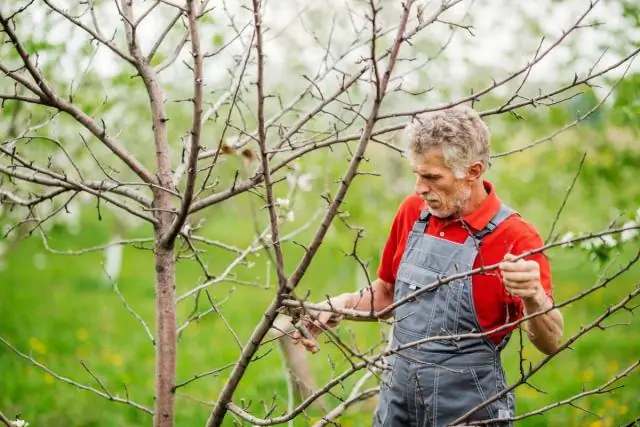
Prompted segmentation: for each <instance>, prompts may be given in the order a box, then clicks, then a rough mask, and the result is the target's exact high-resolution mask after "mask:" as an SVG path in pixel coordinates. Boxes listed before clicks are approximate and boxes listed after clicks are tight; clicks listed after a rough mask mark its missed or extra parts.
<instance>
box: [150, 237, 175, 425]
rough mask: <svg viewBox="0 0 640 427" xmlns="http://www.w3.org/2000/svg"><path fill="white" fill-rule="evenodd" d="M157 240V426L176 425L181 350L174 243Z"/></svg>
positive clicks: (154, 423)
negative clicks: (177, 320)
mask: <svg viewBox="0 0 640 427" xmlns="http://www.w3.org/2000/svg"><path fill="white" fill-rule="evenodd" d="M167 225H170V224H167ZM160 228H163V227H160ZM158 234H161V233H158ZM157 240H158V243H156V247H155V261H156V265H155V267H156V285H155V286H156V289H155V290H156V292H155V294H156V372H155V378H156V381H155V391H156V395H155V411H154V413H155V415H154V420H153V425H154V427H173V413H174V397H175V396H174V393H173V386H174V385H175V375H176V374H175V373H176V351H177V345H176V288H175V258H174V253H173V252H174V250H173V247H171V248H166V247H163V245H161V244H160V243H159V241H160V239H159V238H158V239H157Z"/></svg>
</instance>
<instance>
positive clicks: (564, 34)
mask: <svg viewBox="0 0 640 427" xmlns="http://www.w3.org/2000/svg"><path fill="white" fill-rule="evenodd" d="M599 2H600V0H592V1H591V2H589V6H588V7H587V9H586V10H585V12H584V13H582V14H581V15H580V16H579V17H578V19H577V20H576V21H575V22H574V23H573V25H572V26H571V27H570V28H569V29H568V30H566V31H563V32H562V35H560V37H558V38H557V39H556V40H555V41H554V42H553V43H551V45H549V47H548V48H547V49H545V50H544V51H543V52H542V53H540V54H537V55H536V56H535V58H534V59H533V60H532V61H530V62H528V63H527V64H526V65H525V66H523V67H522V68H520V69H519V70H518V71H516V72H514V73H511V74H510V75H508V76H507V77H505V78H503V79H501V80H498V81H494V82H493V83H492V84H491V85H490V86H488V87H486V88H485V89H482V90H480V91H479V92H475V93H474V94H472V95H469V96H467V97H464V98H461V99H459V100H457V101H455V102H450V103H448V104H446V105H441V106H437V107H433V108H422V109H419V110H414V111H407V112H402V113H390V114H386V115H381V116H380V120H383V119H388V118H393V117H403V116H414V115H416V114H420V113H426V112H429V111H438V110H442V109H445V108H450V107H453V106H456V105H458V104H462V103H464V102H468V101H474V100H477V99H478V98H480V96H482V95H484V94H486V93H489V92H491V91H492V90H494V89H496V88H497V87H500V86H502V85H504V84H506V83H508V82H510V81H511V80H513V79H515V78H516V77H518V76H520V75H521V74H523V73H526V72H527V71H528V70H529V69H530V68H531V67H533V66H534V65H536V64H537V63H539V62H540V61H542V60H543V59H544V58H545V57H546V56H547V55H548V54H549V53H551V52H552V51H553V50H554V49H555V48H556V47H558V46H559V45H560V44H561V43H562V42H563V41H564V40H565V39H566V38H567V37H568V36H569V35H570V34H571V33H573V32H574V31H575V30H577V29H578V28H579V26H580V23H581V22H582V21H583V20H584V19H585V18H586V17H587V15H589V13H591V11H592V10H593V9H594V7H595V6H596V5H597V4H598V3H599Z"/></svg>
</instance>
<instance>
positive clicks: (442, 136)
mask: <svg viewBox="0 0 640 427" xmlns="http://www.w3.org/2000/svg"><path fill="white" fill-rule="evenodd" d="M405 138H406V151H407V155H408V157H409V158H410V159H411V158H413V157H414V156H416V155H421V154H423V153H425V152H426V151H427V150H429V149H432V148H440V149H442V154H443V156H444V163H445V164H446V165H447V166H448V167H450V168H451V169H452V170H453V173H454V174H455V176H456V178H461V177H462V176H463V175H464V172H465V169H466V167H467V166H469V165H470V164H471V163H474V162H481V163H482V164H483V165H484V167H485V168H488V167H489V156H490V149H489V128H487V125H486V124H485V123H484V121H482V118H480V115H479V114H478V113H477V112H476V111H475V110H474V109H472V108H471V107H467V106H464V105H458V106H455V107H452V108H448V109H445V110H438V111H431V112H427V113H423V114H419V115H416V116H414V117H413V118H412V119H411V121H410V122H409V124H408V125H407V126H406V127H405Z"/></svg>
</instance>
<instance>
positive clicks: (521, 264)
mask: <svg viewBox="0 0 640 427" xmlns="http://www.w3.org/2000/svg"><path fill="white" fill-rule="evenodd" d="M509 255H511V254H507V255H505V257H504V261H503V262H501V263H500V270H502V271H503V272H505V271H514V272H517V271H538V270H540V266H539V265H538V263H537V262H535V261H526V260H524V259H520V260H518V261H515V262H514V261H511V259H513V258H514V257H513V255H511V256H509ZM508 256H509V259H507V257H508Z"/></svg>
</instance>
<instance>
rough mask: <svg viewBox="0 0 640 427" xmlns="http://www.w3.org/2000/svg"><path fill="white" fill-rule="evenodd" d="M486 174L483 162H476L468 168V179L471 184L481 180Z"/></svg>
mask: <svg viewBox="0 0 640 427" xmlns="http://www.w3.org/2000/svg"><path fill="white" fill-rule="evenodd" d="M483 173H484V165H483V164H482V163H481V162H474V163H471V164H470V165H469V167H468V168H467V179H468V180H469V181H470V182H475V181H477V180H479V179H480V177H481V176H482V174H483Z"/></svg>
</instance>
